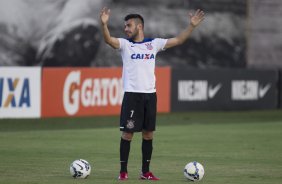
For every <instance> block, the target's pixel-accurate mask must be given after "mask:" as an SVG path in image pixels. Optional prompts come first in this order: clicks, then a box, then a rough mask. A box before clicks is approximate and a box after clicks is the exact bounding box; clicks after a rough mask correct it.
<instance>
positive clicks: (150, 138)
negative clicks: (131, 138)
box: [142, 131, 154, 140]
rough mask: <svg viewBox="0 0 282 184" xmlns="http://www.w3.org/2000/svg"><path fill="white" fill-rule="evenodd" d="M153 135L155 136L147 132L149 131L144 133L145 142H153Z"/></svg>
mask: <svg viewBox="0 0 282 184" xmlns="http://www.w3.org/2000/svg"><path fill="white" fill-rule="evenodd" d="M153 135H154V134H153V132H147V131H144V132H142V137H143V139H145V140H152V139H153Z"/></svg>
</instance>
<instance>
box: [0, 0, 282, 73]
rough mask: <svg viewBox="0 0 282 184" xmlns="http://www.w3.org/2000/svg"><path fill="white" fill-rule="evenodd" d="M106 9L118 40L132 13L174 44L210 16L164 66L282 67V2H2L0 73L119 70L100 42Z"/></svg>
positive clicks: (150, 32) (161, 58)
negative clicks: (194, 16) (197, 16)
mask: <svg viewBox="0 0 282 184" xmlns="http://www.w3.org/2000/svg"><path fill="white" fill-rule="evenodd" d="M103 6H108V7H109V8H111V10H112V11H111V15H112V16H111V19H110V23H109V27H110V30H111V33H112V35H113V36H116V37H124V34H123V18H124V16H125V15H126V14H128V13H133V12H134V13H140V14H142V15H143V16H144V18H145V32H146V36H147V37H163V38H170V37H173V36H175V35H177V34H178V33H179V32H180V31H181V30H183V29H184V28H185V26H187V25H188V24H189V18H188V12H193V11H194V10H196V9H198V8H200V9H203V10H204V11H205V12H206V19H205V21H204V23H203V24H202V25H201V26H200V27H198V28H197V30H195V31H194V33H193V35H192V37H191V38H190V39H189V41H187V42H186V43H185V44H183V45H182V46H179V47H175V48H172V49H168V50H167V51H165V52H162V53H160V54H159V55H158V62H157V65H158V66H167V65H169V66H172V67H173V68H179V67H188V68H248V67H249V68H265V67H267V68H277V67H278V68H281V66H282V63H281V62H280V60H279V58H280V57H279V56H281V47H282V46H281V45H282V41H281V40H282V37H281V36H282V35H281V34H282V24H281V19H280V16H279V15H281V14H282V13H281V12H282V11H281V9H282V8H281V7H282V1H279V0H267V1H262V0H248V1H246V0H205V1H198V0H174V1H170V0H151V1H144V0H134V1H132V0H104V1H103V0H95V1H94V0H40V1H34V0H0V66H121V65H122V63H121V58H120V56H119V53H118V51H115V50H113V49H112V48H110V47H109V46H107V45H106V44H104V43H103V42H102V39H101V36H102V35H101V33H100V30H99V13H100V9H101V8H102V7H103Z"/></svg>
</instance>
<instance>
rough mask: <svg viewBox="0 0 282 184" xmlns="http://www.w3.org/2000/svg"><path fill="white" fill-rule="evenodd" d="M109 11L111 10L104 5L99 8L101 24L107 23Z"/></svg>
mask: <svg viewBox="0 0 282 184" xmlns="http://www.w3.org/2000/svg"><path fill="white" fill-rule="evenodd" d="M110 12H111V10H110V9H108V8H106V7H104V8H103V9H102V10H101V13H100V19H101V23H102V24H107V23H108V21H109V18H110Z"/></svg>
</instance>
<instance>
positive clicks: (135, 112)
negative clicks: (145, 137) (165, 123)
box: [120, 92, 157, 132]
mask: <svg viewBox="0 0 282 184" xmlns="http://www.w3.org/2000/svg"><path fill="white" fill-rule="evenodd" d="M156 113H157V95H156V93H133V92H125V93H124V97H123V101H122V106H121V113H120V114H121V115H120V131H124V132H141V131H142V130H147V131H154V130H155V129H156Z"/></svg>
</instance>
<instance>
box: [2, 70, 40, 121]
mask: <svg viewBox="0 0 282 184" xmlns="http://www.w3.org/2000/svg"><path fill="white" fill-rule="evenodd" d="M40 116H41V68H40V67H1V68H0V118H40Z"/></svg>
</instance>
